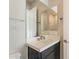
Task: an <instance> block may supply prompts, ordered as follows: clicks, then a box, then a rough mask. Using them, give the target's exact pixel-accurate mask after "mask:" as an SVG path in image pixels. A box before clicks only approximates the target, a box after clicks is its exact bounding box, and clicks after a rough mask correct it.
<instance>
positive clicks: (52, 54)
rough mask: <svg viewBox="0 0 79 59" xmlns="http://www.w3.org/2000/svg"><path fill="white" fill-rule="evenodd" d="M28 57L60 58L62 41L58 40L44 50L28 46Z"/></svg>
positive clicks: (41, 58) (37, 58) (39, 58)
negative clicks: (40, 50)
mask: <svg viewBox="0 0 79 59" xmlns="http://www.w3.org/2000/svg"><path fill="white" fill-rule="evenodd" d="M28 59H60V43H59V42H58V43H56V44H55V45H53V46H51V47H49V48H48V49H46V50H44V51H42V52H38V51H36V50H34V49H32V48H31V47H28Z"/></svg>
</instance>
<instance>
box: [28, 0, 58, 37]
mask: <svg viewBox="0 0 79 59" xmlns="http://www.w3.org/2000/svg"><path fill="white" fill-rule="evenodd" d="M34 8H35V9H34ZM57 8H58V0H27V9H28V10H30V12H29V13H30V14H28V15H29V16H30V17H29V20H32V19H33V20H34V24H32V23H33V20H32V22H31V23H30V24H29V25H31V24H32V27H34V28H35V30H36V31H35V32H34V31H33V32H34V36H39V35H50V34H51V35H52V34H53V33H54V32H57V30H58V14H57ZM32 10H33V12H32ZM34 10H35V11H34ZM32 13H34V14H32ZM35 13H36V14H35ZM31 17H32V18H31ZM34 17H35V18H34ZM30 18H31V19H30ZM32 29H33V28H32ZM35 34H36V35H35Z"/></svg>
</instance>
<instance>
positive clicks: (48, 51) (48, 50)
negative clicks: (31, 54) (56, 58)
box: [42, 43, 60, 58]
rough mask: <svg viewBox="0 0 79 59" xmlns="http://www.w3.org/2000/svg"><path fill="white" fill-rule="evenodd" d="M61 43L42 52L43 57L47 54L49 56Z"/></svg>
mask: <svg viewBox="0 0 79 59" xmlns="http://www.w3.org/2000/svg"><path fill="white" fill-rule="evenodd" d="M59 45H60V43H57V44H55V45H53V46H51V47H49V48H48V49H46V50H44V51H43V52H42V58H45V57H46V56H48V55H49V54H50V53H52V52H55V50H56V48H57V47H58V46H59Z"/></svg>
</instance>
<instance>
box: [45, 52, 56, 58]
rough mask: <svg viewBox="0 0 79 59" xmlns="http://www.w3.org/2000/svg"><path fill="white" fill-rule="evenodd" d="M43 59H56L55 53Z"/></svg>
mask: <svg viewBox="0 0 79 59" xmlns="http://www.w3.org/2000/svg"><path fill="white" fill-rule="evenodd" d="M44 59H56V53H55V52H52V53H50V54H49V55H48V56H46V57H45V58H44Z"/></svg>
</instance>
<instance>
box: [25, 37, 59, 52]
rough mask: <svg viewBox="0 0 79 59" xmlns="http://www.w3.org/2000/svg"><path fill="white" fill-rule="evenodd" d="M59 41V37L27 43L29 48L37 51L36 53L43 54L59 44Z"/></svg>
mask: <svg viewBox="0 0 79 59" xmlns="http://www.w3.org/2000/svg"><path fill="white" fill-rule="evenodd" d="M59 41H60V37H59V36H49V37H48V39H42V40H32V41H30V42H27V43H26V44H27V46H29V47H31V48H33V49H35V50H36V51H38V52H42V51H44V50H46V49H47V48H49V47H51V46H52V45H54V44H56V43H58V42H59Z"/></svg>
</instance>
